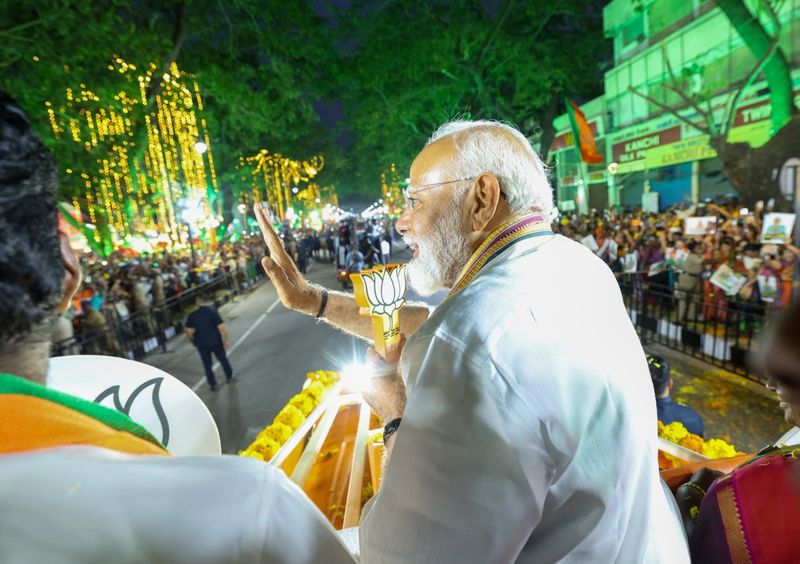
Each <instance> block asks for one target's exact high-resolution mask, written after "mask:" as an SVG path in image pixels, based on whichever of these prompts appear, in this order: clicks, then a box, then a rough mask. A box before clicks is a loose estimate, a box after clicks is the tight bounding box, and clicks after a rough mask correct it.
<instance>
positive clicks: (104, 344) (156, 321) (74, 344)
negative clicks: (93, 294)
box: [50, 269, 266, 360]
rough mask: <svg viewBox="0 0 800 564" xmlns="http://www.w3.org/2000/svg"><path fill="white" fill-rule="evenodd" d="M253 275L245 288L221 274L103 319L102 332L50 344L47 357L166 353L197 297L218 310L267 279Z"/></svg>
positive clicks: (134, 357)
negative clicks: (136, 309) (144, 306)
mask: <svg viewBox="0 0 800 564" xmlns="http://www.w3.org/2000/svg"><path fill="white" fill-rule="evenodd" d="M251 272H252V271H251ZM253 274H254V277H253V278H250V277H247V279H246V284H242V283H235V282H240V281H234V279H233V276H235V275H236V274H222V275H219V276H217V277H215V278H213V279H211V280H209V281H208V282H206V283H204V284H201V285H199V286H194V287H192V288H189V289H187V290H184V291H183V292H181V293H180V294H178V295H177V296H174V297H171V298H168V299H166V300H164V301H163V302H160V303H157V304H152V305H151V306H150V307H149V308H148V309H147V310H145V311H139V312H134V313H133V314H132V315H130V316H128V317H125V318H124V319H121V318H118V317H116V316H114V317H113V318H112V317H110V316H106V327H105V328H104V329H103V330H100V331H91V332H89V331H87V332H83V333H80V334H77V335H75V336H73V337H70V338H69V339H65V340H63V341H59V342H57V343H53V345H52V347H51V350H50V356H64V355H75V354H96V355H97V354H99V355H108V356H119V357H123V358H129V359H131V360H140V359H142V358H144V357H146V356H147V355H149V354H150V353H152V352H154V351H156V350H158V349H160V350H162V351H164V352H166V351H167V342H168V341H170V340H171V339H173V338H174V337H175V336H177V335H178V334H179V333H181V332H182V331H183V324H184V322H185V321H186V317H187V316H188V315H189V314H190V313H191V312H193V311H194V310H195V309H197V303H196V301H197V297H198V296H201V295H202V296H205V297H206V298H207V299H208V300H209V302H212V303H213V304H214V307H220V306H222V305H223V304H225V303H227V302H229V301H231V300H233V299H234V298H235V297H236V296H238V295H240V294H242V293H245V292H250V291H252V290H253V289H255V288H256V287H257V286H258V285H259V284H260V283H261V282H263V281H264V280H265V278H266V275H265V274H264V272H263V270H262V269H255V271H254V273H253ZM245 285H246V288H243V286H245Z"/></svg>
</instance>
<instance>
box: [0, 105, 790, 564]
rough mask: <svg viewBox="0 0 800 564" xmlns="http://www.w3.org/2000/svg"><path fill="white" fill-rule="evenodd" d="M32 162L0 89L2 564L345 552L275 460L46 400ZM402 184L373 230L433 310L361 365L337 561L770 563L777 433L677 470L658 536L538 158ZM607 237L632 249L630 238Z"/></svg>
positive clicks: (623, 348) (637, 354)
mask: <svg viewBox="0 0 800 564" xmlns="http://www.w3.org/2000/svg"><path fill="white" fill-rule="evenodd" d="M476 154H477V156H478V157H480V158H475V156H476ZM56 170H57V169H56V165H55V162H54V160H53V158H52V155H51V154H50V152H49V151H48V150H47V149H46V148H45V147H44V146H43V145H42V143H41V142H40V141H39V139H38V138H37V137H36V136H35V134H34V133H33V132H32V130H31V127H30V123H29V122H28V120H27V119H26V117H25V116H24V114H23V112H22V111H21V110H20V109H19V107H18V106H17V105H16V104H15V103H14V102H13V101H12V100H11V99H10V98H9V97H8V96H5V95H3V94H0V320H2V323H0V499H2V500H3V509H4V511H3V512H0V560H2V561H13V562H45V561H47V562H50V561H75V562H84V561H110V560H113V561H115V562H142V561H148V562H149V561H153V562H197V561H202V562H251V561H269V562H303V563H305V562H331V563H339V562H342V563H347V562H354V561H356V560H355V558H354V556H353V555H352V554H351V553H350V552H348V550H347V549H346V548H345V546H344V545H343V544H342V542H341V541H340V538H339V537H338V536H337V535H336V533H335V531H334V530H333V529H332V527H331V526H330V524H329V523H327V522H326V521H325V520H324V517H323V516H322V514H321V513H320V512H319V510H318V509H317V508H316V507H314V505H313V504H312V503H311V501H310V500H309V499H308V498H307V497H306V496H305V495H304V494H303V493H302V491H301V490H300V489H299V488H298V487H297V486H296V485H295V484H293V483H291V482H290V480H289V478H288V477H287V476H286V475H284V474H283V472H281V470H280V469H278V468H277V467H274V466H270V465H266V464H263V463H262V462H259V461H256V460H252V459H248V458H245V457H236V456H225V455H223V456H190V457H173V456H170V453H169V452H168V451H167V449H166V448H165V446H164V445H162V444H161V443H160V442H159V441H158V440H157V439H156V438H155V437H153V436H152V435H151V433H150V432H149V431H148V430H147V429H145V428H144V427H143V426H142V425H140V424H139V423H137V422H136V421H135V420H134V419H133V418H132V417H131V416H129V415H128V414H126V413H122V412H120V411H117V410H114V409H110V408H107V407H104V406H103V405H99V404H96V403H94V402H92V401H90V400H87V399H84V398H81V397H78V396H77V395H72V394H68V393H65V392H61V391H58V390H55V389H53V388H51V387H50V386H48V379H47V373H48V369H49V367H48V365H49V360H48V355H49V351H50V337H51V334H52V328H53V324H54V323H55V322H56V318H57V317H58V315H60V314H61V313H63V312H64V311H65V310H66V309H67V308H68V307H69V305H70V301H71V298H72V296H73V294H74V293H75V292H76V290H78V287H79V285H80V280H81V265H80V263H79V261H78V260H77V258H76V256H75V255H74V253H73V252H72V250H71V249H70V246H69V241H68V238H67V237H66V235H65V234H64V233H60V232H59V230H58V228H57V203H56V178H57V175H56ZM487 170H489V171H491V172H487ZM411 181H412V185H411V186H410V187H409V198H411V199H413V200H414V202H415V203H414V205H410V206H408V207H407V208H406V210H405V211H404V213H403V215H402V216H401V218H400V219H399V220H398V222H397V229H398V231H399V232H400V233H401V234H402V235H403V238H404V240H405V241H406V242H408V243H409V244H410V246H411V247H412V248H413V249H414V251H415V255H414V257H413V258H412V261H411V262H410V263H409V266H408V272H409V275H410V283H411V284H412V286H413V287H414V288H415V290H417V291H418V292H419V293H420V294H422V295H430V294H432V293H434V292H436V291H439V290H441V289H448V290H449V291H450V295H449V297H448V298H447V300H446V301H445V302H444V303H443V304H442V305H441V306H439V307H438V308H437V309H436V311H434V312H431V310H429V309H428V308H427V307H424V306H423V305H421V304H407V306H406V307H404V308H403V315H402V317H401V318H400V330H401V331H402V332H403V334H404V335H406V336H407V337H408V339H407V340H401V347H399V348H398V349H392V350H389V351H387V352H386V355H385V358H381V357H380V356H378V354H377V352H376V351H375V350H374V349H370V351H369V352H368V356H369V358H370V362H371V368H373V369H374V370H375V371H376V373H377V374H380V375H381V377H380V378H372V379H371V386H370V388H368V389H367V390H365V391H364V398H365V400H366V401H367V403H368V404H369V405H370V407H371V408H372V410H373V413H375V414H376V415H378V416H379V417H380V418H381V419H382V420H383V422H384V423H386V425H385V427H384V432H383V437H384V444H385V447H386V456H385V459H384V461H383V463H384V465H385V467H386V468H385V471H384V472H383V481H382V483H381V487H380V489H379V491H378V492H377V493H376V494H375V496H374V497H373V498H372V500H371V501H370V502H369V503H368V505H367V506H365V507H364V510H363V513H362V517H361V521H360V524H359V530H358V535H359V542H360V559H359V560H358V561H360V562H366V563H371V562H381V563H397V564H401V563H406V562H420V563H424V562H431V563H432V562H445V561H447V562H521V563H524V562H555V561H569V562H609V561H620V562H648V563H650V562H653V563H661V562H664V563H667V562H669V563H674V562H681V563H682V562H689V559H690V554H691V557H693V558H694V559H695V561H697V562H729V561H730V562H738V561H748V562H750V561H764V562H791V561H793V560H794V556H793V555H796V546H795V545H796V542H795V539H796V538H797V532H798V523H799V522H800V503H799V502H798V499H800V496H799V495H798V493H799V492H800V490H798V489H797V487H798V486H797V477H798V476H799V475H800V459H799V458H798V456H797V453H798V448H799V447H798V442H800V430H799V429H797V428H796V427H795V428H794V429H792V431H790V433H787V434H786V435H784V436H783V437H781V438H780V439H779V440H778V441H776V443H775V444H774V445H771V446H770V447H769V448H768V449H765V450H763V451H762V452H761V453H759V455H758V456H756V457H753V458H752V459H751V460H750V461H748V463H747V464H745V465H743V466H739V467H737V468H735V469H733V470H731V469H727V470H726V473H725V474H724V475H722V476H718V475H712V476H711V481H710V484H709V483H706V482H702V483H700V482H698V481H696V478H699V477H697V476H692V478H691V480H689V482H687V483H686V484H685V485H686V487H687V488H688V489H689V490H694V491H696V492H697V493H698V494H700V499H699V501H698V502H697V504H695V505H693V506H692V507H691V508H690V509H693V510H694V511H689V512H688V513H687V514H686V515H688V518H689V519H691V520H692V522H693V523H692V526H685V522H684V523H682V522H681V521H680V517H681V516H683V515H684V514H682V513H679V512H678V510H677V509H678V508H677V505H676V498H674V497H673V496H672V494H671V493H670V492H669V491H668V490H667V489H666V488H665V483H664V481H663V479H662V476H661V475H660V474H659V471H658V466H657V450H658V443H657V440H656V436H655V424H656V413H657V411H656V403H655V400H654V399H653V387H652V385H651V384H652V380H651V378H648V372H649V370H648V366H647V363H646V360H645V355H644V352H643V350H642V347H641V343H640V341H639V339H638V336H637V335H636V333H635V331H634V330H633V327H632V326H631V324H630V322H629V319H628V313H627V311H626V310H625V308H624V305H623V303H622V302H621V300H620V298H619V289H618V287H617V283H616V281H615V279H614V277H613V276H612V275H611V273H610V272H609V271H608V269H607V268H605V267H604V266H603V265H602V264H601V263H599V261H597V260H596V259H595V258H594V257H593V256H592V255H591V253H590V252H588V251H587V250H586V249H583V248H581V247H580V246H579V245H576V244H574V243H572V242H570V241H567V240H566V239H565V238H564V237H561V236H559V235H557V234H555V233H553V231H552V230H551V226H550V222H549V217H550V214H551V201H550V196H551V189H550V186H549V183H548V181H547V178H546V175H545V167H544V165H543V163H542V162H541V161H540V159H539V157H538V156H537V155H536V153H535V151H534V150H533V148H532V147H531V145H530V142H529V141H528V140H527V139H526V138H525V137H524V136H523V135H522V134H521V133H519V132H518V131H516V130H514V129H513V128H511V127H509V126H506V125H502V124H498V123H495V122H486V121H482V122H468V121H457V122H452V123H448V124H445V125H443V126H442V127H441V128H440V129H439V130H437V131H436V132H435V133H434V135H433V136H432V137H431V139H430V140H429V142H428V144H427V145H426V146H425V147H424V148H423V150H422V151H421V152H420V154H419V155H418V156H417V157H416V159H415V160H414V164H413V165H412V167H411ZM455 183H460V184H461V186H458V187H454V186H447V185H452V184H455ZM442 186H447V189H441V187H442ZM258 218H259V224H260V227H261V229H262V231H263V234H264V237H265V240H266V243H267V246H268V249H269V259H267V260H264V261H263V262H262V264H263V265H264V267H265V269H266V270H267V271H268V273H269V275H270V278H271V279H272V280H273V282H274V283H275V285H276V288H277V289H278V294H279V297H280V299H281V301H282V302H283V304H284V305H285V306H286V307H287V308H289V309H292V310H295V311H297V312H300V313H304V314H307V315H311V316H315V317H316V318H317V319H319V320H324V321H325V322H326V323H328V324H330V325H332V326H334V327H338V328H340V329H342V330H345V331H347V332H349V333H350V334H353V335H360V336H362V337H363V338H365V339H369V338H370V337H371V336H372V331H371V329H372V328H371V326H370V323H369V320H365V318H364V317H362V316H361V315H360V312H359V307H358V306H357V304H356V302H355V300H354V299H353V296H352V295H350V294H345V293H340V292H333V291H331V292H330V293H329V292H328V290H327V289H325V288H322V287H319V286H316V285H312V284H310V283H309V282H308V281H307V280H306V279H305V277H303V275H302V274H301V273H300V272H299V269H297V268H294V266H293V264H292V257H290V256H289V255H288V254H287V252H286V247H287V246H286V245H285V244H284V243H283V242H282V241H281V239H280V238H279V236H278V235H277V234H276V233H275V232H274V231H273V229H272V226H271V225H270V224H269V222H268V220H267V219H266V216H265V214H264V212H263V210H260V211H259V215H258ZM650 219H651V218H648V217H646V216H641V217H640V218H639V221H640V222H641V221H643V220H644V221H646V222H647V223H648V224H649V223H650ZM576 221H578V222H583V221H586V220H584V219H577V218H576ZM593 221H594V225H593V224H592V222H593ZM600 221H603V222H604V224H603V225H598V223H599V222H600ZM605 221H607V220H601V219H599V218H597V217H595V218H594V220H592V219H589V220H588V223H587V228H588V229H587V232H590V231H591V230H592V229H595V235H594V236H595V237H596V238H597V237H598V236H599V235H602V233H598V232H597V231H596V229H597V227H604V226H605ZM622 221H623V222H624V221H626V220H622ZM609 223H611V222H609ZM629 223H630V224H633V220H630V222H629ZM656 223H657V221H656ZM562 226H563V228H569V220H568V221H567V223H566V224H562ZM631 227H632V228H633V229H635V230H636V231H646V230H647V229H648V228H645V229H644V230H642V229H640V227H639V226H633V225H631ZM653 227H654V230H658V229H659V228H657V227H655V225H653ZM662 230H663V228H662ZM623 231H624V229H623ZM609 232H610V233H612V232H613V231H612V230H611V229H609ZM579 235H581V233H580V232H576V233H575V234H574V236H579ZM621 237H622V238H625V236H624V234H622V235H621ZM600 238H601V239H602V237H600ZM656 239H657V240H658V237H656ZM597 242H598V241H597V239H595V243H597ZM615 242H616V241H615ZM602 243H603V244H605V241H602ZM647 244H648V245H649V246H648V247H647V249H645V250H651V251H655V250H656V249H660V247H659V245H658V244H650V243H647ZM617 245H618V243H617ZM626 245H630V247H631V249H633V250H637V252H638V248H637V239H636V238H634V239H633V241H632V242H631V243H626ZM587 246H588V245H587ZM609 246H611V244H610V243H609ZM598 250H599V249H598ZM719 250H720V251H723V249H719ZM628 254H630V251H629V252H628ZM723 254H724V253H723ZM723 258H724V257H723ZM637 260H638V259H637ZM650 262H651V263H652V264H655V262H654V261H652V260H651V261H650ZM101 266H108V265H102V263H101ZM134 266H141V264H140V265H134ZM176 267H177V266H176ZM142 270H144V269H142ZM179 270H180V269H179ZM634 270H635V271H636V270H637V269H634ZM647 272H648V274H649V273H650V271H649V270H648V271H647ZM132 276H133V275H132ZM136 276H139V277H142V276H143V275H142V274H139V275H136ZM128 278H131V277H128ZM129 282H130V279H129ZM181 282H182V283H185V279H183V280H181ZM137 283H138V278H136V280H135V281H134V282H133V285H134V286H135V284H137ZM142 284H143V283H142ZM107 291H108V292H109V293H110V289H109V290H107ZM126 291H127V290H126ZM137 292H140V290H138V289H136V288H133V287H131V291H130V292H129V293H130V294H131V296H132V297H131V299H132V300H134V301H135V300H136V299H137V298H136V297H133V295H134V294H136V293H137ZM145 295H146V294H145ZM87 299H88V298H87ZM101 307H102V306H101ZM787 312H788V313H787V314H786V315H785V316H783V317H781V318H779V320H778V322H776V323H775V324H774V325H772V326H771V330H772V331H773V334H772V335H771V338H769V339H767V341H766V346H765V347H764V348H763V350H762V351H761V353H762V354H761V356H760V357H759V358H758V359H757V367H758V370H760V371H762V372H763V373H764V374H765V375H766V376H767V377H768V381H769V387H770V389H772V390H774V391H775V392H776V393H777V397H778V398H779V400H780V406H781V408H782V409H783V410H784V415H785V418H786V421H787V423H789V424H791V425H794V426H797V425H800V417H798V413H800V356H798V350H800V342H799V341H798V336H799V335H800V308H798V304H797V303H796V302H795V303H794V304H793V305H792V306H790V308H789V309H788V310H787ZM214 322H215V323H216V322H217V321H216V320H214ZM82 376H83V375H82V374H75V375H74V377H75V378H76V379H79V378H81V377H82ZM108 376H109V379H110V377H111V376H112V375H108ZM668 386H669V384H668V383H667V387H668ZM682 499H683V498H682V497H681V494H680V493H679V494H678V499H677V501H678V502H681V501H682Z"/></svg>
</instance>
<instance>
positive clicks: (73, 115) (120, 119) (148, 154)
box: [45, 56, 220, 246]
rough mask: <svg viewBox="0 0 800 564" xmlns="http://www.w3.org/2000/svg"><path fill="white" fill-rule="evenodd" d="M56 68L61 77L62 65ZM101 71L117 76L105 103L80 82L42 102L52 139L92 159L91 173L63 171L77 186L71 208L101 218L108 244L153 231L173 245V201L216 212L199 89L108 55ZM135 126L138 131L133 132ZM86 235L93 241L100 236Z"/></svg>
mask: <svg viewBox="0 0 800 564" xmlns="http://www.w3.org/2000/svg"><path fill="white" fill-rule="evenodd" d="M64 70H65V72H67V73H68V72H69V68H68V67H65V69H64ZM108 70H109V71H110V72H113V73H119V74H120V75H121V80H122V86H123V87H122V88H121V89H120V90H119V91H118V92H117V93H115V94H114V95H113V101H112V100H111V99H110V98H111V96H110V95H106V98H107V99H104V98H102V97H101V96H100V95H99V94H97V93H95V92H93V91H92V90H90V89H89V88H87V87H86V85H85V84H80V86H79V87H78V88H66V91H65V97H64V100H62V101H61V102H60V103H59V104H57V107H56V104H53V103H52V102H51V101H46V102H45V108H46V111H47V114H48V118H49V120H50V126H51V128H52V130H53V133H54V135H55V137H56V139H59V140H63V141H65V142H74V143H77V144H80V145H83V148H84V150H85V151H86V152H88V153H90V154H91V155H92V156H94V155H98V156H97V158H96V163H95V165H96V166H94V167H92V169H91V170H75V171H73V168H74V167H76V166H77V165H76V164H74V163H69V165H70V167H72V168H67V169H65V171H66V172H67V174H76V175H78V176H79V177H80V178H81V180H82V181H83V188H84V190H83V191H82V195H83V201H81V198H78V197H75V198H73V200H72V203H73V205H74V206H75V208H76V210H78V211H79V212H80V211H81V209H84V210H85V211H86V212H87V213H88V216H89V218H90V220H91V222H92V223H97V221H98V219H99V218H98V216H102V218H104V219H105V221H106V223H107V225H108V228H109V231H110V233H111V237H112V242H113V244H114V245H115V246H116V245H121V244H123V242H124V241H125V239H126V238H127V237H128V236H130V235H133V234H138V235H141V234H145V233H148V232H151V233H152V232H153V231H160V232H162V233H166V234H167V236H168V237H169V240H170V241H171V242H172V243H173V244H174V243H179V242H180V240H181V238H180V232H179V229H178V228H177V227H178V224H179V223H182V220H181V219H180V217H179V215H178V212H177V210H176V207H177V205H178V201H179V200H180V199H181V198H186V199H189V200H192V201H194V202H198V203H199V205H200V206H202V211H203V213H204V215H205V217H208V218H212V219H213V218H215V216H219V214H220V210H219V201H218V196H217V190H218V186H217V177H216V171H215V170H214V160H213V156H212V153H211V140H210V137H209V134H208V128H207V127H206V120H205V118H204V117H203V116H202V111H203V102H202V98H201V95H200V87H199V85H198V83H197V81H196V80H194V78H193V77H191V76H190V75H187V74H186V73H184V72H182V71H181V70H180V69H179V68H178V66H177V65H176V64H175V63H172V64H171V65H170V67H169V72H163V71H162V72H161V73H160V74H159V76H155V74H156V71H157V67H156V65H155V64H150V66H149V67H148V69H147V70H146V72H140V71H139V72H137V67H136V66H135V65H132V64H129V63H127V62H126V61H124V60H123V59H122V58H121V57H119V56H115V57H114V60H113V62H112V63H111V64H109V65H108ZM154 81H158V82H159V83H158V85H155V84H154ZM156 86H157V87H156ZM153 92H157V94H156V95H155V96H153V94H152V93H153ZM133 116H139V119H138V120H137V119H134V117H133ZM142 117H143V119H141V118H142ZM137 125H139V126H140V127H141V126H143V127H144V128H145V132H144V133H142V134H139V130H138V129H137ZM211 225H212V224H211V223H209V222H206V223H203V224H202V225H199V226H205V227H211ZM217 225H218V223H217ZM93 237H94V239H95V241H97V242H100V240H101V234H100V231H99V230H95V231H94V232H93Z"/></svg>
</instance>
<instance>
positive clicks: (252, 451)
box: [239, 370, 339, 462]
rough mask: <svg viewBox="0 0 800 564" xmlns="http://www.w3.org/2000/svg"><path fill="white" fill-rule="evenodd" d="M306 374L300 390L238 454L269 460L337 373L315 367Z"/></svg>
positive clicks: (333, 382)
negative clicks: (313, 370) (305, 380)
mask: <svg viewBox="0 0 800 564" xmlns="http://www.w3.org/2000/svg"><path fill="white" fill-rule="evenodd" d="M306 378H307V379H308V382H307V384H306V386H305V387H304V388H303V390H302V391H301V392H300V393H299V394H296V395H295V396H294V397H292V399H290V400H289V401H288V402H287V404H286V405H284V406H283V408H282V409H281V410H280V411H279V412H278V414H277V415H276V416H275V419H274V420H273V422H272V424H271V425H268V426H267V427H265V428H264V429H263V430H262V431H261V432H260V433H259V434H258V436H257V437H256V438H255V440H254V441H253V442H252V443H250V445H249V446H248V447H247V448H246V449H244V450H242V451H240V452H239V455H240V456H248V457H250V458H255V459H257V460H263V461H264V462H269V461H270V460H271V459H272V457H273V456H275V454H276V453H277V452H278V451H279V450H280V448H281V447H282V446H283V444H284V443H285V442H286V441H288V440H289V437H291V436H292V433H294V432H295V431H296V430H297V429H298V428H299V427H300V425H302V424H303V421H305V419H306V417H307V416H308V414H309V413H311V412H312V411H314V408H316V407H317V405H319V402H320V400H321V399H322V396H324V395H325V392H327V391H328V390H329V389H330V388H331V387H332V386H333V385H334V384H336V382H338V381H339V374H338V373H337V372H329V371H327V370H317V371H316V372H309V373H308V374H306Z"/></svg>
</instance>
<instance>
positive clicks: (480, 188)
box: [469, 173, 501, 231]
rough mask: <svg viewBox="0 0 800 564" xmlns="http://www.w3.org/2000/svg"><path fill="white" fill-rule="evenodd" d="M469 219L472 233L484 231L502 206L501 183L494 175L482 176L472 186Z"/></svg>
mask: <svg viewBox="0 0 800 564" xmlns="http://www.w3.org/2000/svg"><path fill="white" fill-rule="evenodd" d="M471 192H472V197H471V198H470V203H469V212H470V214H469V217H470V222H471V225H470V227H471V229H472V231H483V230H484V229H485V228H486V226H487V225H489V223H491V221H492V219H493V218H494V216H495V213H496V212H497V206H498V205H499V204H500V197H501V195H500V181H499V180H498V179H497V177H496V176H495V175H494V174H490V173H485V174H481V175H480V176H479V177H478V179H477V180H476V181H475V184H474V185H473V186H472V190H471Z"/></svg>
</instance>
